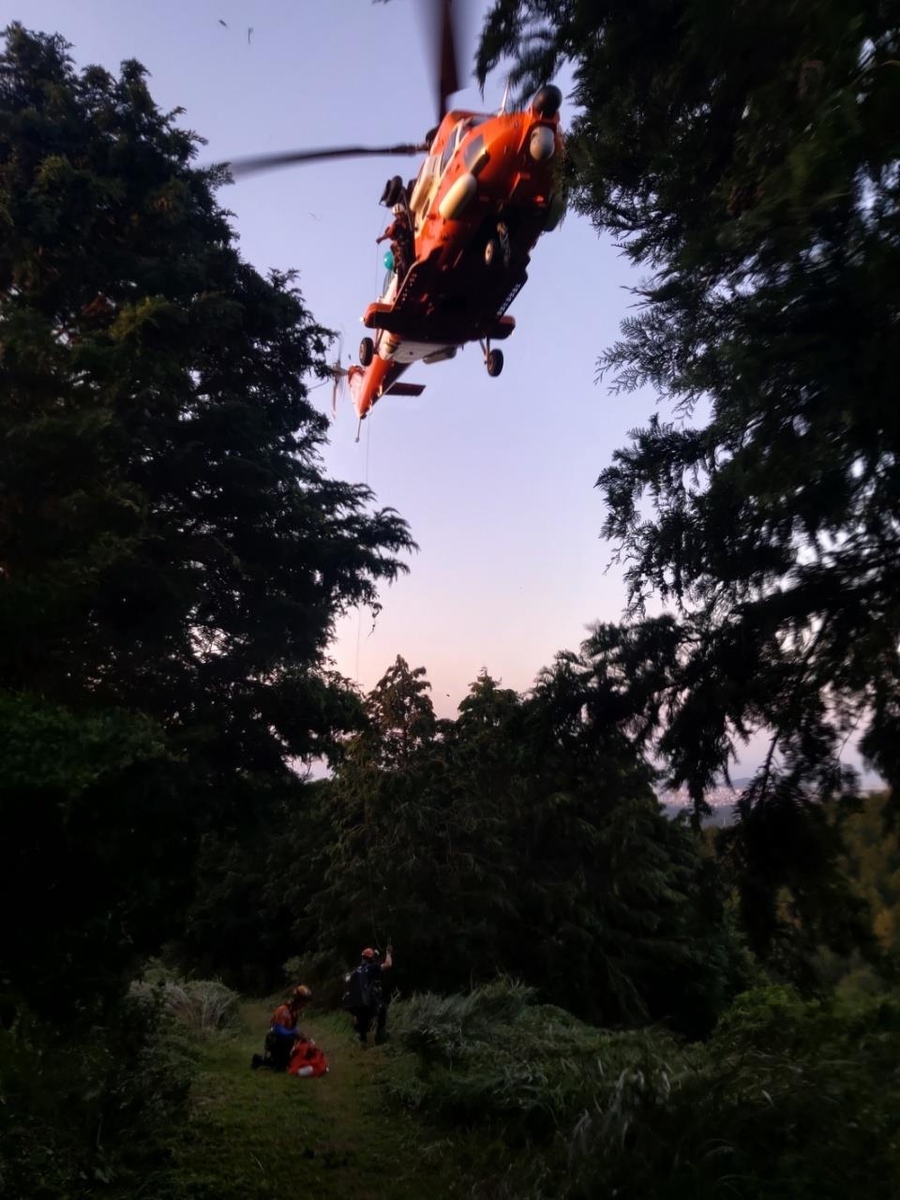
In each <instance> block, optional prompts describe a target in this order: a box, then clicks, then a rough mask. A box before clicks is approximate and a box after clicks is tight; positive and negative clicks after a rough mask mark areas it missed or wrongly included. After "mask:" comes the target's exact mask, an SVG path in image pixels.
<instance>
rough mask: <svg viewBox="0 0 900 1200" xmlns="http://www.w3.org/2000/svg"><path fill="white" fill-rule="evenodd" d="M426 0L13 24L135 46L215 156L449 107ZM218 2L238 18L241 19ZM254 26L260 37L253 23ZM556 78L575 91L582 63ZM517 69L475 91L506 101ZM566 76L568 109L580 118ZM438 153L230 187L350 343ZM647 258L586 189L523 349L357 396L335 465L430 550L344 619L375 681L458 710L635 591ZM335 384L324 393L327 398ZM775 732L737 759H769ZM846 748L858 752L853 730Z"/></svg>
mask: <svg viewBox="0 0 900 1200" xmlns="http://www.w3.org/2000/svg"><path fill="white" fill-rule="evenodd" d="M420 6H421V0H391V2H390V3H388V4H380V3H379V4H375V3H372V2H371V0H328V2H327V3H323V2H322V0H252V3H251V0H155V2H154V3H152V4H147V3H137V2H136V0H0V17H2V21H0V27H5V26H6V25H7V24H8V23H9V22H10V21H12V20H21V21H22V22H23V24H24V25H26V27H27V28H29V29H34V30H41V31H43V32H57V33H61V34H63V36H64V37H65V38H66V39H67V40H68V41H69V42H70V43H72V50H71V54H72V56H73V58H74V60H75V63H76V65H77V66H79V67H82V66H85V65H87V64H88V63H100V64H101V65H103V66H105V67H106V68H107V69H109V70H112V71H115V70H116V69H117V68H118V65H119V63H120V62H121V61H122V60H124V59H127V58H137V59H138V60H139V61H141V62H142V63H143V64H144V66H145V67H146V68H147V69H148V70H149V72H150V76H151V78H150V88H151V92H152V94H153V96H154V99H155V100H156V102H157V103H158V104H159V105H160V106H161V107H163V108H166V109H171V108H175V107H181V108H183V109H185V113H184V115H183V116H182V117H181V118H180V120H181V122H182V124H183V125H184V126H186V127H189V128H191V129H193V130H195V131H197V132H198V133H199V134H201V135H202V136H203V137H205V138H206V139H207V142H208V145H207V147H206V150H205V152H204V154H203V156H202V160H203V161H227V160H229V159H232V158H237V157H240V156H241V155H247V154H259V153H263V152H266V151H276V150H285V149H295V148H314V147H317V146H334V145H358V144H372V145H380V144H389V143H392V142H399V141H411V142H417V141H420V140H421V139H422V138H423V137H424V135H425V132H426V131H427V130H428V129H430V128H431V127H432V126H433V125H434V123H435V113H434V105H435V101H434V97H433V88H432V83H431V80H430V78H429V73H428V68H427V64H426V57H425V53H424V49H425V39H424V24H423V22H422V20H421V16H422V13H421V12H420V11H418V9H419V8H420ZM468 7H469V12H468V17H467V30H466V31H464V36H463V45H462V47H461V57H462V59H463V66H464V68H465V70H464V74H465V76H466V78H467V79H471V71H470V69H469V66H468V64H471V61H472V58H473V55H474V52H475V46H476V37H477V31H478V28H479V24H480V19H481V16H482V15H483V13H484V12H485V11H486V10H487V7H488V3H487V0H470V2H469V6H468ZM221 22H224V23H225V24H224V25H223V24H222V23H221ZM251 28H252V34H251V35H250V36H249V37H248V30H250V29H251ZM557 82H558V83H559V84H560V85H561V86H562V87H563V91H564V93H566V91H567V80H566V78H565V77H562V78H560V79H558V80H557ZM504 85H505V79H504V78H503V77H502V76H496V77H494V78H492V79H490V80H489V81H488V84H487V86H486V88H485V94H484V97H483V98H482V96H481V94H480V93H479V90H478V88H477V87H476V86H475V85H474V83H471V84H470V85H469V86H468V87H467V88H465V89H464V90H463V91H462V92H461V93H459V94H458V95H457V96H456V97H455V100H454V105H455V106H456V107H460V108H470V109H473V110H476V111H495V110H496V109H497V108H498V107H499V105H500V103H501V100H502V96H503V90H504ZM571 115H572V107H571V103H570V102H569V100H568V97H567V98H566V99H565V100H564V103H563V107H562V110H561V117H562V123H563V128H565V125H566V123H567V121H568V120H570V119H571ZM418 161H419V160H417V159H413V158H410V159H396V158H395V159H362V160H357V161H345V162H330V163H318V164H315V165H308V166H303V167H299V168H293V169H286V170H281V171H275V172H272V173H270V174H265V175H259V176H256V177H252V178H249V179H246V180H241V181H240V182H239V183H237V184H235V185H234V186H232V187H229V188H227V189H225V190H223V192H222V193H220V198H221V200H222V202H223V204H225V206H226V207H227V208H228V209H230V210H231V212H232V213H233V224H234V227H235V229H236V231H237V232H238V234H239V237H240V246H241V251H242V253H243V255H244V257H245V258H246V259H247V260H249V261H250V262H251V263H252V264H253V265H254V266H255V267H256V268H257V269H258V270H260V271H262V272H266V271H268V270H270V269H271V268H279V269H286V268H296V269H297V270H298V271H299V285H300V287H301V290H302V292H303V294H304V298H305V301H306V304H307V306H308V308H309V309H310V311H311V312H312V314H313V316H314V317H315V319H316V320H317V321H318V322H320V323H321V324H322V325H324V326H327V327H329V328H331V329H334V330H336V331H338V332H339V333H341V334H342V337H343V362H344V365H345V366H346V365H347V364H348V362H349V361H350V358H349V356H350V355H353V360H354V361H355V356H356V351H357V347H358V343H359V339H360V337H361V336H362V334H363V333H364V330H363V327H362V325H361V323H360V317H361V314H362V312H363V311H364V309H365V307H366V305H367V304H368V303H369V302H370V301H371V300H373V299H375V298H376V296H377V295H378V293H379V291H380V285H381V281H382V279H383V277H384V267H383V265H382V256H383V252H384V247H383V246H376V244H375V238H376V237H377V236H378V235H379V234H380V233H381V232H382V231H383V229H384V228H385V225H386V224H387V223H388V222H389V220H390V216H389V214H388V212H387V210H386V209H384V208H382V207H380V206H379V204H378V200H379V197H380V195H381V191H382V188H383V186H384V182H385V180H386V179H387V178H388V176H390V175H393V174H394V173H395V172H397V171H399V172H400V173H402V174H403V176H404V178H411V177H412V176H413V175H414V174H415V172H416V170H417V169H418ZM639 282H640V280H639V277H638V275H637V274H636V273H635V271H634V270H633V268H632V267H631V266H630V264H629V263H628V262H627V261H626V260H625V259H624V258H623V256H622V255H621V253H620V252H619V251H618V250H617V249H616V248H615V246H614V245H613V244H612V241H611V239H610V238H609V237H608V236H606V235H604V236H598V234H597V233H596V232H595V230H594V229H593V228H592V227H591V225H590V223H589V222H588V221H586V220H585V219H584V218H581V217H579V216H577V215H576V214H574V213H569V214H568V215H567V216H566V219H565V221H564V222H563V224H562V225H561V227H560V228H558V229H557V230H555V231H554V232H552V233H549V234H545V235H544V236H543V237H541V239H540V240H539V241H538V244H537V246H536V247H535V250H534V253H533V255H532V261H531V266H530V268H529V281H528V283H527V284H526V286H525V288H524V289H523V291H522V292H521V293H520V294H519V296H518V297H517V298H516V300H515V302H514V304H513V306H512V308H511V310H510V311H511V312H512V314H513V315H514V316H515V318H516V322H517V327H516V332H515V333H514V334H513V336H512V338H510V339H509V340H508V341H507V342H505V343H504V344H503V349H504V354H505V359H506V362H505V366H504V370H503V374H502V375H501V376H500V377H499V378H496V379H491V378H489V377H488V375H487V373H486V371H485V369H484V365H483V362H482V358H481V353H480V350H479V349H478V347H477V346H469V347H466V348H465V349H464V350H463V351H462V352H461V353H460V354H458V355H457V357H456V359H455V360H453V361H452V362H445V363H438V364H434V365H432V366H425V365H423V364H416V365H414V366H413V367H411V368H410V370H409V372H408V374H407V376H406V378H407V379H409V380H410V381H418V382H421V383H424V384H426V390H425V392H424V394H423V395H422V396H421V397H418V398H401V397H390V396H388V397H385V398H383V399H382V400H381V401H380V402H379V404H378V405H377V406H376V407H375V409H374V410H373V413H372V415H371V416H370V418H369V419H368V420H366V421H365V422H364V423H363V427H362V434H361V438H360V441H359V443H356V442H355V435H356V419H355V415H354V413H353V410H352V406H351V404H350V400H349V396H345V397H344V398H343V400H342V402H341V405H340V409H339V414H338V419H337V421H336V422H335V424H334V425H333V426H332V427H331V435H330V441H329V444H328V445H327V446H326V447H325V449H324V452H323V459H324V465H325V467H326V470H327V471H328V472H329V473H330V474H331V475H332V476H334V477H336V478H340V479H345V480H349V481H351V482H359V483H367V484H368V485H369V487H371V488H372V489H373V491H374V493H375V496H376V504H377V505H378V506H391V507H393V508H395V509H397V511H398V512H400V513H401V515H402V516H403V517H404V518H405V519H406V520H407V522H408V523H409V525H410V528H411V531H412V535H413V537H414V539H415V540H416V542H417V543H418V546H419V550H418V552H417V553H415V554H413V555H411V556H410V558H409V560H408V565H409V568H410V570H409V574H408V575H404V576H401V577H400V578H399V579H398V581H397V582H395V583H394V584H393V585H391V586H389V587H388V586H385V587H384V588H383V589H382V594H381V602H382V604H383V608H382V611H381V612H380V614H379V616H378V618H377V620H376V621H375V623H374V626H373V622H372V618H371V616H370V614H369V613H368V612H367V611H366V612H362V613H361V612H359V611H357V610H353V611H352V612H350V613H348V614H347V615H346V616H345V617H343V618H342V619H341V620H340V621H339V623H338V626H337V631H336V632H337V636H336V640H335V642H334V644H333V646H332V648H331V653H332V656H333V659H334V663H335V665H336V666H337V668H338V669H339V670H340V671H341V672H342V673H343V674H344V675H346V676H347V677H348V678H349V679H351V680H353V681H355V682H356V683H358V684H359V686H360V687H361V688H363V689H364V690H366V691H368V690H370V689H371V688H372V687H373V686H374V685H375V684H376V683H377V681H378V679H379V678H380V677H381V676H382V675H383V673H384V672H385V670H386V669H387V668H388V667H389V666H390V664H391V663H392V662H393V661H394V659H395V657H396V656H397V655H398V654H400V655H402V656H403V657H404V658H405V659H406V660H407V662H408V663H409V664H410V665H411V666H412V667H418V666H424V667H425V668H426V670H427V673H428V678H429V680H430V681H431V683H432V687H433V691H432V696H433V699H434V704H435V709H436V711H437V713H438V715H439V716H445V717H452V716H453V715H455V712H456V708H457V705H458V704H459V702H460V700H461V699H462V698H463V697H464V695H465V694H466V692H467V691H468V688H469V686H470V684H471V683H472V682H473V681H474V680H475V678H476V677H477V675H478V673H479V671H481V670H482V669H486V670H488V671H489V672H490V673H491V674H492V675H493V676H494V677H495V678H498V679H500V680H501V681H502V683H503V685H504V686H506V687H511V688H514V689H515V690H517V691H520V692H523V691H526V690H527V689H528V688H529V687H530V686H531V684H532V682H533V681H534V678H535V676H536V675H537V673H538V672H539V671H540V669H541V668H542V667H544V666H547V665H549V664H550V663H551V662H552V661H553V657H554V655H555V654H556V653H557V652H558V651H560V650H564V649H576V648H577V647H578V646H579V644H580V643H581V642H582V640H583V639H584V638H585V636H586V634H587V632H588V629H589V627H590V626H591V625H592V624H593V623H595V622H597V621H615V620H618V619H619V618H620V617H621V616H622V614H623V609H624V604H625V598H626V597H625V588H624V585H623V581H622V573H621V571H620V569H619V568H618V567H617V566H615V565H611V560H612V557H613V550H614V548H613V547H612V546H611V545H609V544H608V543H606V542H605V541H604V540H603V539H602V538H601V537H600V530H601V527H602V524H603V518H604V512H603V504H602V497H601V495H600V493H599V492H598V491H597V490H596V488H595V486H594V485H595V482H596V479H597V476H598V474H599V473H600V471H601V470H602V469H603V468H604V467H605V466H606V465H607V464H608V463H609V462H610V461H611V459H612V455H613V453H614V451H615V450H616V449H617V448H619V447H621V446H624V445H626V444H627V443H628V431H629V430H630V429H633V428H635V427H636V426H639V425H643V424H644V423H645V422H646V420H647V419H648V417H649V416H650V415H651V414H652V413H653V412H654V411H656V409H657V405H656V399H655V397H654V396H653V395H652V394H650V393H648V392H642V393H637V394H631V395H619V396H616V395H613V394H610V392H609V390H608V388H607V387H606V386H605V385H603V384H601V383H598V382H597V380H596V362H597V358H598V356H599V355H600V353H601V352H602V351H603V349H604V348H605V347H607V346H608V345H610V343H611V342H613V341H614V340H615V339H616V337H617V334H618V329H619V323H620V322H621V320H622V319H623V317H625V316H626V315H627V314H628V311H629V308H630V307H631V305H632V304H633V297H632V296H631V295H630V293H629V288H631V287H634V286H636V285H637V284H638V283H639ZM330 392H331V388H330V386H325V387H320V388H319V389H318V390H317V391H314V392H312V393H311V399H312V400H313V402H314V403H315V404H316V405H317V407H318V408H320V409H321V410H322V411H323V412H328V411H330V407H331V396H330ZM763 745H764V740H763V738H762V737H754V738H753V739H752V740H751V742H750V744H749V745H748V746H747V747H746V748H745V749H743V750H742V751H741V753H740V756H739V758H740V761H739V763H738V766H737V769H738V770H742V771H749V770H752V768H753V767H755V766H756V764H757V763H758V762H759V761H760V760H761V758H762V753H763ZM845 758H846V759H848V760H849V761H851V762H853V763H856V764H858V756H857V754H856V752H855V751H854V750H853V748H852V747H848V750H847V752H846V754H845Z"/></svg>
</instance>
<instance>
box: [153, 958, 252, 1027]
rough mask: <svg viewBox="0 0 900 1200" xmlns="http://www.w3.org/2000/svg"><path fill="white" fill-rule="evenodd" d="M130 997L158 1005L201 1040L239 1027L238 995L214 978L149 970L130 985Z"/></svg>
mask: <svg viewBox="0 0 900 1200" xmlns="http://www.w3.org/2000/svg"><path fill="white" fill-rule="evenodd" d="M131 994H132V996H134V997H136V998H137V999H143V1000H152V1001H154V1002H156V1003H159V1004H161V1006H162V1008H163V1010H164V1011H165V1012H166V1013H168V1014H169V1015H170V1016H171V1017H174V1018H175V1020H176V1021H178V1022H180V1023H181V1024H182V1025H183V1026H185V1028H187V1029H189V1030H190V1031H191V1033H193V1034H194V1035H195V1036H197V1037H200V1038H205V1037H210V1036H212V1035H214V1034H218V1033H230V1032H236V1031H237V1030H238V1029H240V1028H241V1024H242V1023H241V1018H240V1012H239V1007H238V1006H239V1004H240V999H241V998H240V996H239V995H238V993H237V992H233V991H232V990H231V988H228V987H226V986H225V985H224V984H223V983H220V982H219V981H218V980H216V979H179V978H177V977H175V976H172V975H170V974H168V973H166V972H163V971H161V970H151V971H149V972H146V973H145V975H144V978H143V979H142V980H141V981H139V982H137V983H134V984H132V987H131Z"/></svg>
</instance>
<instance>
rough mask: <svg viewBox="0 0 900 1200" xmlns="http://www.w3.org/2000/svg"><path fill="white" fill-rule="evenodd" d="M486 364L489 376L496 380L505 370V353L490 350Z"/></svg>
mask: <svg viewBox="0 0 900 1200" xmlns="http://www.w3.org/2000/svg"><path fill="white" fill-rule="evenodd" d="M484 363H485V366H486V367H487V373H488V375H490V376H491V378H492V379H496V378H497V376H498V375H499V374H500V372H501V371H502V370H503V351H502V350H488V352H487V357H486V358H485V360H484Z"/></svg>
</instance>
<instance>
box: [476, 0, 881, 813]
mask: <svg viewBox="0 0 900 1200" xmlns="http://www.w3.org/2000/svg"><path fill="white" fill-rule="evenodd" d="M504 56H509V57H511V58H512V60H513V69H514V77H515V78H516V79H517V80H518V81H519V82H520V83H521V84H523V85H524V84H529V83H531V84H533V83H535V82H538V81H540V80H543V79H545V78H547V77H549V76H550V75H552V73H553V71H554V70H555V69H556V67H557V66H558V65H559V63H561V62H562V61H564V60H568V61H569V62H571V64H572V65H573V67H574V72H575V88H574V96H573V99H574V101H575V103H576V105H577V106H578V112H577V115H576V117H575V119H574V121H573V122H572V130H571V137H570V142H569V146H570V156H569V160H570V161H569V168H570V182H571V186H572V191H573V198H574V203H575V205H576V207H577V208H578V209H579V210H580V211H581V212H583V213H585V214H587V215H588V216H589V217H590V218H591V219H592V221H593V222H594V223H595V225H596V227H597V228H598V230H603V231H608V232H609V233H611V234H612V236H613V237H615V238H616V239H617V241H618V242H619V243H620V244H621V245H622V246H623V248H624V251H625V253H626V254H627V255H628V257H629V258H630V259H631V261H632V262H633V263H635V264H636V265H639V266H643V267H645V268H646V269H647V270H648V271H649V272H650V274H649V276H648V277H647V279H646V281H645V282H644V283H643V284H642V286H641V287H640V288H639V289H638V290H637V301H638V303H637V312H636V314H635V315H634V316H632V317H629V318H628V319H627V320H626V321H625V322H624V324H623V327H622V334H623V336H622V340H621V341H620V342H619V343H618V344H616V345H615V346H613V347H612V348H610V349H608V350H606V351H605V352H604V353H603V355H602V357H601V359H600V367H601V369H602V371H604V372H608V373H609V374H610V376H611V378H612V380H613V382H614V385H615V386H617V387H621V388H626V389H630V388H636V387H638V386H641V385H643V384H648V385H650V387H651V388H652V389H653V390H654V391H655V392H656V393H657V394H658V395H659V396H660V397H662V398H664V399H665V400H667V401H668V402H669V406H670V408H672V409H674V413H675V419H674V420H666V419H663V418H662V417H661V416H657V417H654V418H653V419H652V420H651V421H650V423H649V424H648V425H646V426H645V427H644V428H641V429H639V430H636V431H635V432H634V434H633V443H632V445H631V446H630V447H629V448H626V449H623V450H621V451H619V452H618V453H617V454H616V455H615V460H614V463H613V465H611V466H609V467H607V468H606V469H605V470H604V471H603V473H602V474H601V476H600V481H599V483H600V487H601V489H602V491H603V494H604V497H605V500H606V503H607V517H606V524H605V532H606V533H607V535H608V536H610V537H612V538H613V539H614V540H615V541H616V542H617V543H618V545H619V547H620V549H621V554H622V556H623V559H624V561H625V562H626V564H627V568H628V579H629V583H630V586H631V593H632V602H633V605H634V609H635V612H636V613H637V614H639V613H640V611H641V608H642V605H643V602H644V599H645V598H646V597H647V596H648V595H649V594H651V593H655V594H657V595H659V596H661V597H662V598H663V599H664V600H668V601H671V602H673V604H675V605H677V606H678V607H679V609H680V616H679V618H678V620H677V621H675V620H669V619H663V620H661V621H659V620H657V621H648V622H646V623H645V624H640V625H639V626H638V628H637V629H636V630H635V631H634V632H633V634H632V639H633V641H634V648H635V651H636V652H638V651H639V652H640V653H641V655H642V656H643V658H644V661H645V662H646V663H647V664H648V666H649V665H652V666H653V668H654V672H655V676H656V677H655V679H654V680H653V687H652V689H651V696H650V698H651V699H652V706H651V707H650V708H649V709H648V708H647V707H646V700H647V698H648V697H647V694H646V693H645V694H644V696H642V697H635V704H634V711H635V713H637V714H639V715H640V717H641V720H642V721H643V722H644V723H645V727H646V732H647V734H648V735H650V734H653V735H654V736H655V737H656V749H657V751H658V752H660V753H661V754H663V755H664V756H665V758H666V760H667V761H668V763H669V767H670V770H671V774H672V776H673V778H674V780H675V781H676V782H678V783H681V782H686V783H687V784H688V785H689V787H690V789H691V792H692V795H693V798H694V801H695V803H696V805H697V806H698V808H699V807H700V806H701V804H702V796H703V792H704V790H705V789H706V788H707V787H708V786H709V785H710V784H711V783H712V782H713V781H714V779H715V778H716V777H717V776H718V775H719V774H720V773H721V771H722V770H723V768H725V767H726V766H727V764H728V760H729V758H730V756H731V754H732V751H733V749H734V747H735V745H736V743H738V742H740V740H741V739H742V738H743V737H744V736H745V735H746V733H747V732H748V731H751V730H753V729H757V728H760V727H763V728H766V729H768V730H769V731H770V732H771V736H772V747H773V754H772V755H770V756H769V758H768V759H767V761H766V764H765V768H764V770H763V773H762V781H761V784H760V790H759V792H758V794H757V796H756V797H755V800H756V801H757V802H758V803H764V802H765V801H766V799H767V797H768V794H769V791H768V787H769V785H770V782H771V780H772V778H773V775H774V768H775V767H776V765H778V764H779V763H780V770H781V773H782V774H783V775H784V776H785V777H786V779H787V781H788V784H789V785H790V789H793V790H796V787H797V785H799V784H802V783H805V782H807V781H811V780H814V781H815V783H816V785H817V786H818V788H819V790H820V791H822V792H825V793H830V792H834V791H835V790H838V789H840V788H841V787H842V786H843V785H844V783H845V782H846V781H845V780H844V778H843V773H842V770H841V762H840V753H841V749H842V748H843V745H844V742H845V740H846V738H847V736H848V734H849V733H850V731H852V730H854V729H856V728H857V727H858V728H859V730H860V732H861V733H862V735H863V736H862V744H863V748H864V750H865V753H866V754H867V756H868V757H869V759H870V760H871V761H872V762H873V763H874V764H875V765H876V766H877V768H878V769H879V771H880V772H881V773H882V774H883V775H884V777H885V778H886V779H888V781H889V782H890V783H891V784H892V785H894V786H896V785H897V783H898V782H900V775H898V761H900V760H898V757H897V746H898V745H900V738H898V732H900V727H898V717H900V711H898V707H897V696H898V694H900V657H898V638H900V601H898V597H900V586H898V583H900V579H898V574H897V572H898V569H900V542H898V536H900V534H898V531H900V476H898V449H900V423H898V417H897V411H898V410H897V404H896V382H895V378H894V357H895V349H896V339H897V280H898V277H900V170H898V160H900V145H898V140H897V128H896V119H895V114H896V112H897V110H898V107H900V70H898V69H897V62H898V60H900V30H898V26H897V21H896V12H895V11H894V10H893V8H892V6H891V5H889V4H884V3H881V0H800V2H799V3H795V4H791V5H787V6H785V5H782V4H778V3H761V4H753V5H740V4H720V5H709V4H698V3H694V2H693V0H599V2H596V3H594V2H590V3H588V2H587V0H561V2H558V0H496V2H495V4H494V5H493V9H492V12H491V15H490V17H489V20H488V25H487V30H486V33H485V39H484V43H483V45H482V49H481V53H480V61H479V67H480V70H481V72H482V73H483V72H484V71H485V70H486V69H487V68H488V67H489V66H491V65H492V64H494V63H495V62H497V61H498V60H499V59H501V58H503V57H504ZM687 418H692V419H687ZM650 673H651V672H649V671H645V672H644V680H643V683H644V684H647V683H648V682H650V680H649V678H648V676H649V674H650Z"/></svg>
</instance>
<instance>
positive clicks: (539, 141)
mask: <svg viewBox="0 0 900 1200" xmlns="http://www.w3.org/2000/svg"><path fill="white" fill-rule="evenodd" d="M555 148H556V138H555V136H554V133H553V130H552V129H551V128H550V126H549V125H538V126H537V128H535V129H532V131H531V138H530V139H529V142H528V153H529V154H530V155H531V157H532V158H533V159H534V161H535V162H546V161H547V159H548V158H552V157H553V151H554V150H555Z"/></svg>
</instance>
